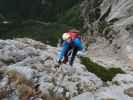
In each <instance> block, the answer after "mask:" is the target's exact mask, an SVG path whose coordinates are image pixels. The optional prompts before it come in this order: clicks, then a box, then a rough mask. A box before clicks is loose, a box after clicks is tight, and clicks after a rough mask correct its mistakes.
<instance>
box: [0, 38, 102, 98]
mask: <svg viewBox="0 0 133 100" xmlns="http://www.w3.org/2000/svg"><path fill="white" fill-rule="evenodd" d="M57 51H58V48H55V47H51V46H48V45H45V44H43V43H40V42H38V41H35V40H32V39H27V38H23V39H15V40H0V62H1V63H2V65H1V79H0V89H1V90H0V93H1V92H3V93H5V94H4V95H3V96H0V98H2V99H4V98H7V99H8V98H10V97H9V95H8V94H10V96H11V97H12V99H11V100H13V99H15V98H18V99H24V100H29V99H30V98H40V99H41V98H42V97H43V96H59V97H63V98H71V97H74V96H78V95H79V94H81V93H84V92H88V91H95V90H96V89H97V88H99V87H101V86H102V85H103V82H102V81H101V79H99V78H98V77H97V76H96V75H94V74H93V73H90V72H88V71H87V69H86V67H85V66H84V65H82V64H80V61H79V59H78V58H76V61H75V63H74V65H73V66H70V65H69V64H62V65H60V67H59V68H57V66H59V65H58V63H57V61H56V56H57ZM11 90H12V91H11ZM23 91H25V92H23ZM25 93H26V94H25ZM37 93H39V94H37ZM15 100H17V99H15Z"/></svg>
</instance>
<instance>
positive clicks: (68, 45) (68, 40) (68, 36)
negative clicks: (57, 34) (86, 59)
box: [58, 29, 83, 66]
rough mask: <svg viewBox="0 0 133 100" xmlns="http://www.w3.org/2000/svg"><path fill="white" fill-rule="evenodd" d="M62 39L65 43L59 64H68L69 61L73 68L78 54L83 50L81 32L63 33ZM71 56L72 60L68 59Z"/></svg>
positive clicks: (72, 30)
mask: <svg viewBox="0 0 133 100" xmlns="http://www.w3.org/2000/svg"><path fill="white" fill-rule="evenodd" d="M62 39H63V41H64V42H63V48H62V49H61V52H60V54H59V57H58V63H67V62H68V60H69V64H70V65H71V66H72V65H73V62H74V59H75V56H76V54H77V52H78V51H79V50H82V49H83V44H82V41H81V38H80V35H79V31H78V30H76V29H71V30H70V31H68V32H65V33H63V35H62ZM71 51H72V52H71ZM70 54H71V58H70V59H68V57H69V55H70Z"/></svg>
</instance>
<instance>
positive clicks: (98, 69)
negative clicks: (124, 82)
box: [81, 57, 124, 81]
mask: <svg viewBox="0 0 133 100" xmlns="http://www.w3.org/2000/svg"><path fill="white" fill-rule="evenodd" d="M81 62H82V64H84V65H85V66H86V68H87V70H88V71H89V72H92V73H94V74H96V75H97V76H98V77H99V78H101V79H102V80H103V81H111V80H112V78H113V77H114V76H115V75H116V74H118V73H124V72H123V71H122V70H121V69H120V68H110V69H106V68H104V67H103V66H101V65H98V64H97V63H94V62H92V61H91V60H90V59H89V58H87V57H83V58H81Z"/></svg>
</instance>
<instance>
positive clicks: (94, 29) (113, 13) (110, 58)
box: [81, 0, 133, 71]
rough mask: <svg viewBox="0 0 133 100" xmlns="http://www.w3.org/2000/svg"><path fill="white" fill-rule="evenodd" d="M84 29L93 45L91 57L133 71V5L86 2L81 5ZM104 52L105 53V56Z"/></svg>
mask: <svg viewBox="0 0 133 100" xmlns="http://www.w3.org/2000/svg"><path fill="white" fill-rule="evenodd" d="M81 11H82V13H81V15H82V16H83V17H84V20H85V23H84V27H85V28H86V29H88V31H87V33H88V34H89V35H90V37H91V38H92V41H93V43H94V44H92V45H90V47H89V49H90V53H89V54H90V57H92V59H93V60H95V61H96V62H98V63H100V64H103V65H107V66H108V67H109V66H121V67H122V66H123V67H124V66H126V67H125V69H126V70H128V71H131V70H132V69H133V68H132V66H133V57H132V56H133V51H132V49H133V39H132V38H133V13H132V12H133V1H132V0H84V1H83V2H82V4H81ZM102 51H103V52H102Z"/></svg>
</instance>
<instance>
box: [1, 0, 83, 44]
mask: <svg viewBox="0 0 133 100" xmlns="http://www.w3.org/2000/svg"><path fill="white" fill-rule="evenodd" d="M82 22H83V20H82V18H81V17H80V0H71V1H68V0H0V27H1V28H0V37H1V38H14V37H30V38H34V39H36V40H40V41H43V42H46V41H48V40H49V39H50V40H52V41H49V42H51V43H52V45H56V43H57V39H58V38H59V37H60V34H61V33H62V32H64V31H66V30H68V29H70V28H73V27H74V28H78V29H79V30H82ZM51 34H52V35H51Z"/></svg>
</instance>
